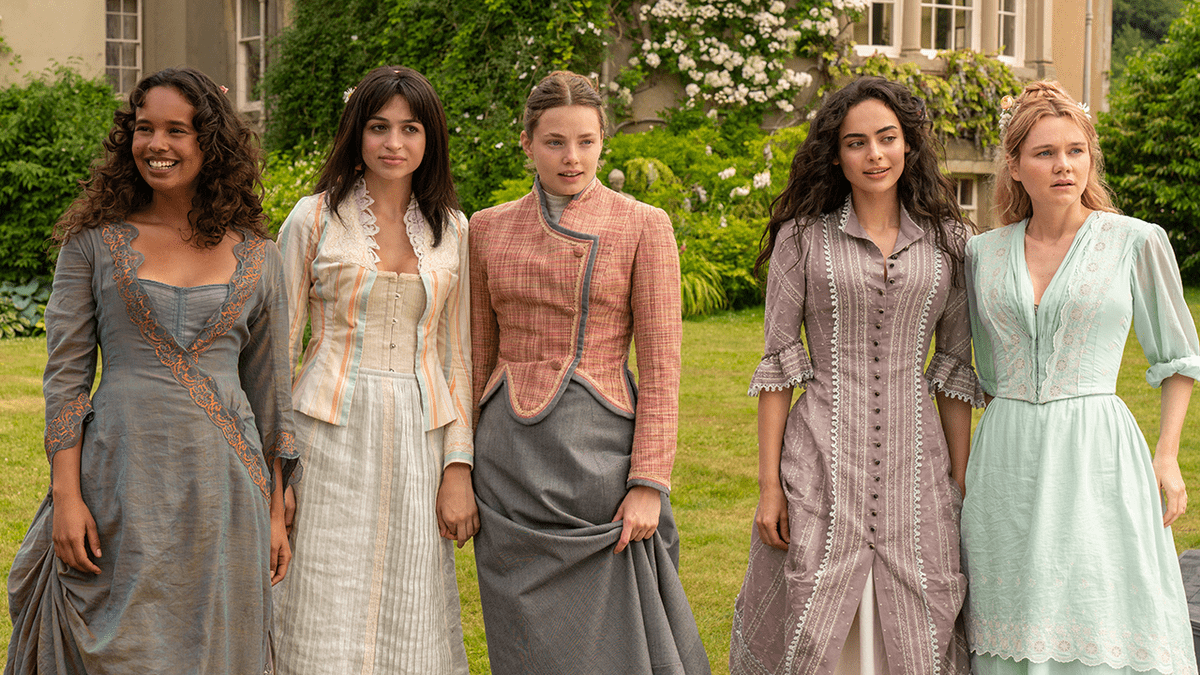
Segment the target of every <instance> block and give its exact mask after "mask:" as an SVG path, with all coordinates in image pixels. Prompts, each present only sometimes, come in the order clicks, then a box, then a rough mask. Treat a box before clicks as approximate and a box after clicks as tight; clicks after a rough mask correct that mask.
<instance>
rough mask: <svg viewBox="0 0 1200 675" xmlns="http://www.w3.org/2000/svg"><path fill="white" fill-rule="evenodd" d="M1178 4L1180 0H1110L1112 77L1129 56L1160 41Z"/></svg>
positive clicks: (1116, 76)
mask: <svg viewBox="0 0 1200 675" xmlns="http://www.w3.org/2000/svg"><path fill="white" fill-rule="evenodd" d="M1181 7H1182V0H1113V16H1112V30H1113V44H1112V73H1113V78H1114V79H1116V78H1118V77H1120V76H1121V74H1122V73H1123V72H1124V70H1125V64H1126V62H1127V61H1128V60H1129V57H1131V56H1134V55H1135V54H1138V53H1140V52H1143V51H1146V50H1148V49H1151V48H1153V47H1154V45H1156V44H1158V43H1159V42H1162V39H1163V38H1165V37H1166V36H1167V29H1168V28H1170V26H1171V22H1172V21H1173V20H1174V19H1175V17H1177V16H1179V10H1180V8H1181Z"/></svg>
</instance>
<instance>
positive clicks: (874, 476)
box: [729, 77, 981, 673]
mask: <svg viewBox="0 0 1200 675" xmlns="http://www.w3.org/2000/svg"><path fill="white" fill-rule="evenodd" d="M966 236H967V224H966V223H965V222H963V220H962V217H961V215H960V211H959V209H958V206H957V202H956V201H955V197H954V192H953V189H952V187H951V184H950V182H949V180H948V179H946V178H945V177H944V176H942V174H941V172H940V171H939V170H938V158H937V156H936V154H935V145H934V143H933V141H932V138H931V137H930V134H929V125H928V122H927V120H926V118H925V108H924V104H922V103H921V102H920V101H919V100H918V99H915V98H914V97H913V96H912V94H911V92H909V90H908V89H906V88H905V87H903V86H902V85H899V84H895V83H893V82H888V81H886V80H882V79H880V78H875V77H868V78H863V79H860V80H857V81H856V82H853V83H851V84H850V85H848V86H847V87H845V88H844V89H842V90H841V91H838V92H836V93H834V94H832V95H830V96H829V97H827V98H826V99H825V101H824V102H823V103H822V105H821V107H820V109H819V110H818V111H817V114H816V117H815V118H814V119H813V122H812V125H811V127H810V131H809V135H808V138H807V140H805V142H804V144H803V145H802V146H801V147H800V149H799V150H798V151H797V152H796V157H795V159H794V160H793V161H792V169H791V175H790V177H789V179H788V185H787V188H786V189H785V190H784V192H783V194H781V195H780V196H779V197H778V198H777V199H776V200H775V203H774V205H773V209H772V214H771V219H770V221H769V223H768V225H767V230H766V233H765V234H764V237H763V239H764V246H763V250H762V252H761V253H760V254H759V257H758V264H759V265H762V264H764V263H766V262H767V261H768V260H769V261H770V272H769V274H768V280H767V310H766V325H765V334H766V356H764V357H763V360H762V363H761V364H759V366H758V369H757V370H756V371H755V373H754V377H753V379H752V380H751V384H750V394H751V395H752V396H753V395H757V396H758V398H759V403H758V447H759V503H758V512H757V514H756V516H755V527H754V529H753V531H752V534H751V543H750V564H749V569H748V570H747V571H746V579H745V582H744V584H743V586H742V591H741V594H740V595H739V596H738V600H737V605H736V607H735V612H734V618H733V639H732V646H731V649H730V657H729V660H730V670H731V671H732V672H733V673H834V672H837V673H851V672H854V673H858V672H862V673H875V672H893V673H965V672H966V652H965V649H964V648H963V642H962V637H961V631H958V632H956V631H955V619H956V617H957V616H958V613H959V609H960V607H961V605H962V601H963V595H964V594H965V593H966V583H965V579H964V578H963V575H962V574H961V573H960V571H959V555H958V527H957V522H958V509H959V504H960V499H961V497H960V494H959V491H960V490H961V488H962V481H963V472H964V471H965V469H966V460H967V452H968V443H969V434H970V421H971V409H970V403H971V402H976V401H979V402H980V403H981V394H980V392H979V390H978V384H977V382H976V379H975V374H974V372H973V371H972V369H971V341H970V332H969V329H968V320H967V300H966V289H965V287H964V284H963V281H962V262H961V261H962V247H963V244H964V242H965V240H966ZM802 330H803V331H804V333H805V334H806V337H807V344H808V345H809V349H808V350H806V349H805V346H804V342H802V341H801V331H802ZM935 337H936V344H937V348H936V351H935V352H934V354H933V360H932V361H931V362H930V363H929V366H928V367H926V365H925V364H926V357H927V355H928V353H929V346H930V342H931V340H932V339H933V338H935ZM797 386H803V387H804V388H805V391H804V393H803V394H802V395H801V396H800V398H799V399H798V400H797V401H796V404H795V405H794V406H793V405H792V390H793V388H795V387H797ZM931 392H932V393H935V394H936V398H937V407H936V409H935V407H934V397H933V396H931V395H930V394H931ZM789 408H790V412H789Z"/></svg>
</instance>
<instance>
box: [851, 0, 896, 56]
mask: <svg viewBox="0 0 1200 675" xmlns="http://www.w3.org/2000/svg"><path fill="white" fill-rule="evenodd" d="M875 5H891V7H892V36H891V37H892V44H890V45H877V44H874V43H865V44H864V43H858V44H855V45H854V52H855V53H856V54H858V55H859V56H871V55H872V54H885V55H887V56H891V57H897V56H900V40H901V36H902V34H903V26H904V17H903V14H904V2H903V0H876V1H873V2H871V3H870V4H869V6H868V7H867V10H866V11H865V12H864V13H863V18H862V21H860V22H857V24H861V23H865V24H866V25H867V37H868V38H870V36H871V35H872V34H873V33H874V31H873V30H872V28H873V27H872V25H871V24H872V22H873V20H874V18H873V17H874V12H873V10H874V8H875ZM857 24H856V25H857Z"/></svg>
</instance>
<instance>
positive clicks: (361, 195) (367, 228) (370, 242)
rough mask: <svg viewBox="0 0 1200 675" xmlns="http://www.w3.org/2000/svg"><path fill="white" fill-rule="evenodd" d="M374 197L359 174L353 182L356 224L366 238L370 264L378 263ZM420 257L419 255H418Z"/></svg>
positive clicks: (377, 230)
mask: <svg viewBox="0 0 1200 675" xmlns="http://www.w3.org/2000/svg"><path fill="white" fill-rule="evenodd" d="M374 203H375V199H374V198H373V197H371V195H370V194H369V193H368V192H367V181H366V179H364V178H362V177H361V176H360V177H359V179H358V180H357V181H355V182H354V205H355V207H356V208H357V209H358V224H359V225H361V226H362V231H363V237H364V238H365V239H366V240H367V253H370V254H371V265H372V266H376V267H377V266H378V265H379V244H377V243H376V242H375V235H377V234H379V225H377V224H376V221H375V213H374V212H373V211H371V205H372V204H374ZM418 257H420V256H418Z"/></svg>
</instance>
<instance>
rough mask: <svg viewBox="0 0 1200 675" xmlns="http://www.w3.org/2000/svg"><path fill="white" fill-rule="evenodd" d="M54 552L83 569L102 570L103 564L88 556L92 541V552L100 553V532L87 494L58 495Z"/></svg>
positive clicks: (55, 503) (71, 564) (76, 567)
mask: <svg viewBox="0 0 1200 675" xmlns="http://www.w3.org/2000/svg"><path fill="white" fill-rule="evenodd" d="M53 536H54V555H56V556H58V557H59V558H61V559H62V561H63V562H65V563H66V564H67V565H69V566H71V567H73V568H75V569H77V570H79V571H80V572H91V573H92V574H100V568H99V567H98V566H96V564H95V563H93V562H92V561H91V559H90V558H88V544H89V543H90V544H91V547H92V548H91V552H92V555H94V556H96V557H97V558H99V557H100V532H99V530H98V529H97V528H96V520H95V519H94V518H92V512H91V511H90V510H89V509H88V507H87V504H84V503H83V497H81V496H79V494H75V495H71V496H61V495H57V494H56V495H55V496H54V531H53Z"/></svg>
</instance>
